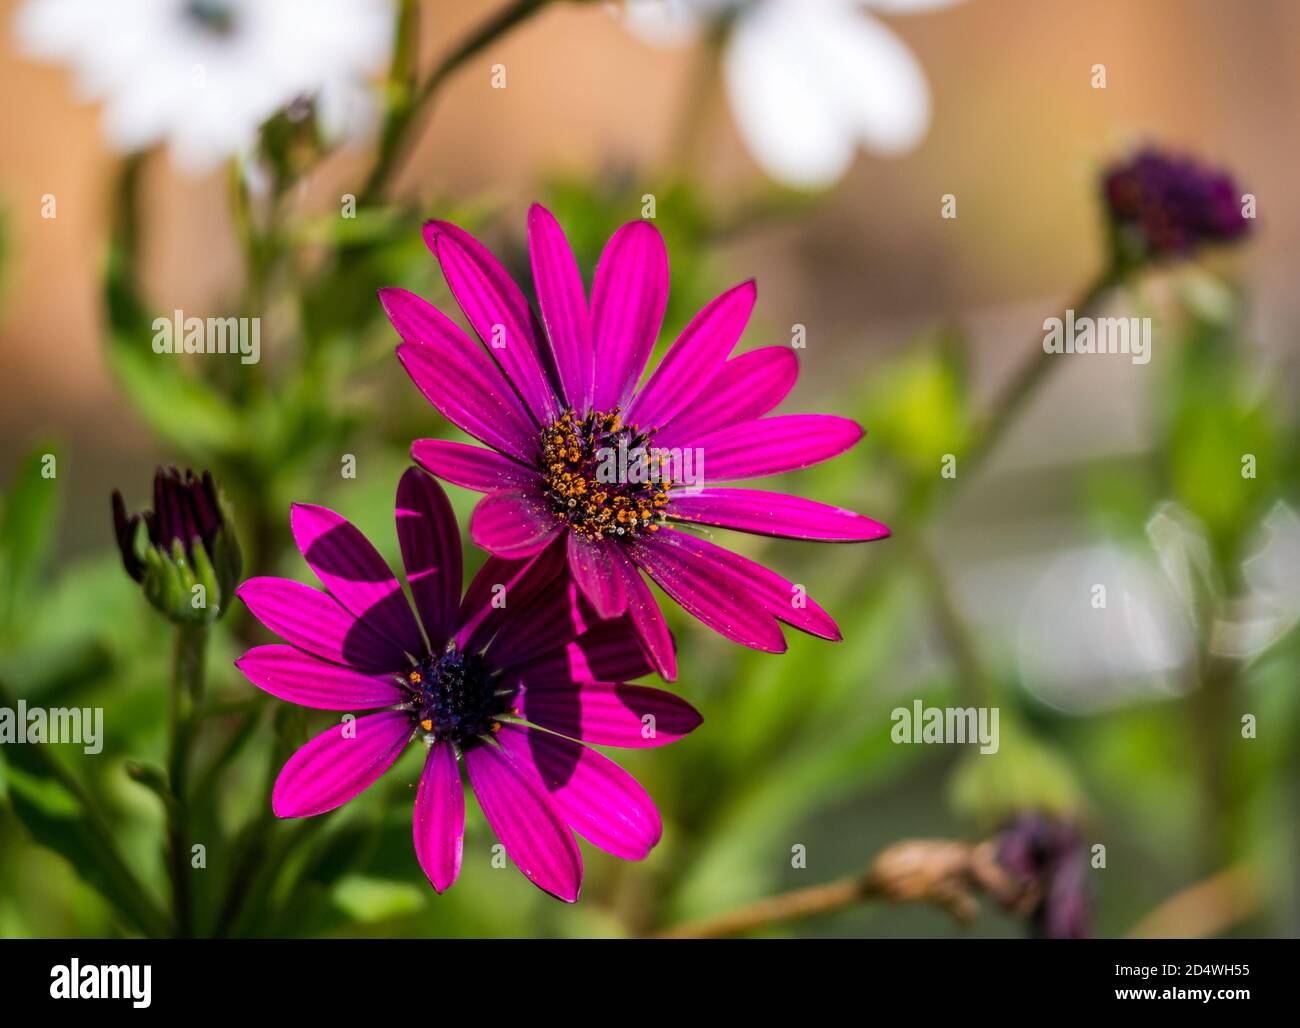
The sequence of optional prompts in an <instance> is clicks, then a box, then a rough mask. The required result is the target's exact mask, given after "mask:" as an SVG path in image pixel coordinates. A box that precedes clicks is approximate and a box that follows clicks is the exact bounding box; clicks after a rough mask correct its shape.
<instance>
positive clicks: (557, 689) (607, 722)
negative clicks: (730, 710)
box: [515, 669, 704, 749]
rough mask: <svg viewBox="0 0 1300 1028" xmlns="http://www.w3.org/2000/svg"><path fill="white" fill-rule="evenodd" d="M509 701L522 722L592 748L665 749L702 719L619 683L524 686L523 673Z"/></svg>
mask: <svg viewBox="0 0 1300 1028" xmlns="http://www.w3.org/2000/svg"><path fill="white" fill-rule="evenodd" d="M522 677H523V681H524V685H523V688H522V689H521V690H520V691H519V695H518V696H517V697H516V699H515V704H516V705H517V706H518V708H519V712H520V714H521V715H522V716H523V717H524V718H525V720H528V721H531V722H533V723H534V724H538V725H541V726H542V727H543V728H549V729H550V730H551V731H553V732H559V733H561V734H562V735H568V736H572V737H573V738H574V739H581V740H582V741H583V742H586V743H593V744H595V745H597V746H624V747H628V748H638V749H639V748H641V747H646V746H666V745H668V743H670V742H676V741H677V740H678V739H681V738H683V737H684V736H686V735H688V734H690V733H691V732H692V731H694V730H695V729H696V728H698V727H699V725H700V723H701V722H702V721H703V720H704V719H703V718H702V717H701V716H700V713H699V711H697V710H696V709H695V708H694V707H692V706H691V705H690V704H689V703H687V702H686V701H685V700H683V699H682V698H681V697H679V696H674V695H673V694H672V693H670V692H665V691H664V690H662V689H651V688H649V687H648V686H644V685H626V684H624V683H622V682H580V683H578V684H576V685H575V684H573V683H570V682H560V683H557V682H550V683H547V684H542V685H530V684H528V683H529V673H528V670H527V669H524V671H523V672H522Z"/></svg>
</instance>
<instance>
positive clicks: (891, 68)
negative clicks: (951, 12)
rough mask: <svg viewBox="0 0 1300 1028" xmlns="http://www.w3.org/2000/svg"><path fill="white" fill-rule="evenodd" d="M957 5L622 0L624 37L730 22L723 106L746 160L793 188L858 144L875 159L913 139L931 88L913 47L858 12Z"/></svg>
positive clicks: (860, 0) (836, 174)
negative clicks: (720, 19)
mask: <svg viewBox="0 0 1300 1028" xmlns="http://www.w3.org/2000/svg"><path fill="white" fill-rule="evenodd" d="M955 2H958V0H751V2H742V0H627V9H626V20H627V24H628V25H629V27H630V28H632V30H633V31H634V32H636V33H637V34H638V35H640V36H641V37H642V38H644V39H647V40H649V41H651V42H656V43H675V42H680V41H684V40H687V39H690V38H692V37H694V36H695V35H697V34H698V33H699V31H700V30H701V29H702V28H703V26H704V25H706V24H707V23H708V22H709V21H711V20H713V19H715V18H718V17H722V16H731V17H734V19H735V23H734V25H733V26H732V28H731V30H730V32H729V34H728V36H727V41H726V43H725V45H724V52H723V74H724V76H725V79H726V84H727V92H728V95H729V97H730V100H731V109H732V112H733V113H734V115H735V118H736V123H737V125H738V126H739V128H740V132H741V134H742V135H743V136H744V138H745V143H746V145H747V146H748V147H749V150H750V152H751V153H752V154H753V155H754V159H755V160H756V161H757V162H758V163H759V165H760V166H761V167H762V168H763V170H764V171H766V172H767V173H768V174H769V175H771V176H772V177H773V178H775V179H778V180H779V181H781V182H785V183H787V184H788V185H792V186H797V187H801V188H821V187H824V186H828V185H831V184H832V183H834V182H835V181H836V180H838V179H839V178H840V176H842V175H843V174H844V172H845V171H846V170H847V169H848V166H849V164H850V163H851V162H852V160H853V155H854V152H855V151H856V150H857V148H858V147H859V146H863V147H866V148H867V149H870V150H874V151H876V152H877V153H882V154H900V153H904V152H906V151H908V150H910V149H912V148H913V147H915V146H916V145H917V143H919V142H920V141H921V139H922V138H923V137H924V136H925V133H926V130H927V128H928V127H929V124H930V90H929V87H928V86H927V85H926V81H925V75H924V74H923V73H922V71H921V66H920V65H919V64H918V63H917V60H916V58H915V57H913V56H912V52H911V51H910V50H909V49H908V48H907V47H906V46H904V45H903V43H902V42H901V41H900V40H899V38H898V37H897V36H895V35H894V33H893V32H891V31H890V30H889V29H888V28H886V27H885V26H884V25H883V24H881V23H880V22H879V21H877V20H876V19H875V18H873V17H872V16H871V15H870V14H868V13H867V11H866V10H865V8H872V9H875V10H878V11H883V12H886V13H890V14H901V13H906V12H915V11H924V10H931V9H934V8H938V7H945V6H948V5H950V4H952V3H955Z"/></svg>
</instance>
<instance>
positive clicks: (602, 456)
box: [379, 205, 889, 679]
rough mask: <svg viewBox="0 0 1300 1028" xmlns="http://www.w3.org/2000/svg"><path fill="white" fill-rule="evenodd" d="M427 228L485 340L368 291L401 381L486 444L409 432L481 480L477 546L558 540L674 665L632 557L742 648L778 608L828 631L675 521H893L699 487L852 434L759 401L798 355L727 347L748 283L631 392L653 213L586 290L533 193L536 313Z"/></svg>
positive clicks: (830, 631) (651, 286)
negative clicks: (389, 327) (403, 373)
mask: <svg viewBox="0 0 1300 1028" xmlns="http://www.w3.org/2000/svg"><path fill="white" fill-rule="evenodd" d="M424 237H425V241H426V242H427V243H428V245H429V247H430V249H432V250H433V252H434V254H435V255H436V256H437V258H438V260H439V262H440V263H441V265H442V270H443V273H444V274H445V275H446V277H447V282H448V285H449V286H450V287H451V292H452V294H453V295H454V296H455V298H456V300H457V301H458V302H459V303H460V306H461V309H462V310H463V311H464V313H465V316H466V317H467V318H468V320H469V322H470V324H471V325H472V326H473V328H474V330H475V331H476V333H477V334H478V336H479V338H480V339H481V340H482V342H483V345H484V349H483V350H480V349H479V348H478V347H477V346H475V345H474V344H473V342H471V340H470V339H469V338H468V337H467V336H466V335H465V333H464V332H462V331H461V330H460V329H459V328H458V327H457V326H456V325H455V324H453V323H452V322H451V320H449V319H448V318H447V317H446V316H445V315H443V314H442V313H441V312H439V311H438V310H435V309H434V308H433V307H431V306H430V305H429V304H428V303H426V302H425V301H424V300H422V299H420V298H419V297H418V296H415V295H414V294H413V293H409V292H407V291H406V290H403V289H381V290H380V293H379V295H380V299H381V301H382V302H383V305H384V309H385V310H386V311H387V313H388V317H389V319H390V320H391V321H392V323H393V325H394V327H395V328H396V329H397V331H398V333H399V334H400V335H401V337H402V339H403V343H402V344H401V345H400V346H399V347H398V348H397V355H398V357H399V358H400V359H401V361H402V364H403V365H404V366H405V367H406V370H407V373H408V374H409V375H410V376H411V378H412V380H413V381H414V382H415V384H416V385H417V386H419V387H420V389H421V391H422V392H423V393H424V395H425V397H427V398H428V400H429V402H430V403H432V404H433V405H434V406H435V407H436V408H437V409H438V410H439V411H441V412H442V414H443V415H444V416H445V417H446V418H447V419H448V420H449V421H451V422H452V423H453V424H455V425H457V426H458V427H460V428H462V429H464V430H465V431H466V432H468V433H469V434H470V435H472V436H474V437H476V438H478V439H480V440H482V441H483V442H485V443H487V445H488V446H489V447H491V449H484V448H482V447H477V446H467V445H465V444H463V443H458V442H449V441H444V440H438V439H421V440H417V441H416V442H415V443H414V444H413V445H412V447H411V454H412V456H413V457H414V458H415V460H416V462H417V463H419V464H421V465H422V466H423V467H425V468H427V469H428V470H429V471H431V472H433V473H434V474H435V475H438V476H439V477H441V478H444V479H446V480H447V481H449V482H454V483H455V484H456V485H460V486H464V487H465V488H468V489H474V490H478V491H480V492H485V493H487V496H486V497H484V499H483V500H482V501H481V502H480V503H479V505H478V506H477V507H476V508H475V510H474V515H473V519H472V520H471V522H470V532H471V534H472V536H473V538H474V541H475V542H476V543H477V544H478V545H479V546H482V547H483V548H484V549H485V550H487V551H488V552H490V553H493V554H495V555H497V556H498V557H503V558H507V559H511V560H519V559H522V558H525V557H530V556H533V555H534V554H536V553H538V552H540V551H541V550H543V549H545V548H547V547H548V546H549V547H560V548H562V549H563V551H564V552H566V553H567V555H568V565H569V569H570V571H571V572H572V574H573V577H574V578H575V580H576V581H577V583H578V587H579V589H580V590H581V591H582V593H583V595H584V597H585V598H586V599H587V601H589V602H590V603H591V605H592V606H593V607H594V608H595V610H596V612H597V613H598V614H599V615H600V616H601V617H606V618H612V617H618V616H620V615H622V614H624V613H625V612H626V613H628V614H629V615H630V616H631V618H632V620H633V622H634V624H635V625H636V628H637V631H638V633H639V634H640V636H641V639H642V641H643V643H644V644H645V646H646V649H647V650H648V652H649V653H650V654H651V656H652V657H653V659H654V661H655V665H656V666H657V667H658V668H659V670H660V672H661V673H662V674H663V675H664V677H666V678H669V679H671V678H673V676H674V673H675V667H674V662H673V647H672V640H671V639H670V637H669V635H668V630H667V628H666V627H665V625H664V621H663V616H662V614H661V613H660V612H659V608H658V605H657V603H656V601H655V599H654V596H653V594H652V593H651V592H650V589H649V587H648V586H647V585H646V583H645V582H644V581H643V580H642V578H641V575H640V571H645V572H646V573H647V574H649V576H650V577H651V578H652V579H653V580H654V581H655V582H657V583H658V584H659V586H660V587H661V588H662V589H663V590H664V592H666V593H667V594H668V595H669V596H671V597H672V598H673V599H674V600H676V601H677V602H678V603H679V604H681V606H682V607H683V608H684V609H685V610H686V611H687V612H688V613H690V614H691V615H693V616H694V617H696V618H698V619H699V620H700V621H702V622H704V623H705V624H706V625H708V626H709V627H710V628H712V629H714V630H715V631H717V632H719V633H721V634H722V635H724V636H726V637H727V638H728V639H732V640H734V641H735V642H738V643H741V644H742V645H745V646H752V647H754V648H755V649H760V650H767V651H770V652H774V653H779V652H781V651H783V650H784V649H785V646H786V644H785V638H784V636H783V634H782V632H781V627H780V625H779V624H778V622H785V623H786V624H788V625H792V626H794V627H796V628H800V629H803V630H804V631H806V632H810V633H812V634H813V635H818V636H821V637H822V638H825V639H838V638H840V634H839V629H838V628H837V627H836V625H835V622H834V621H833V620H832V619H831V617H830V615H828V614H827V613H826V612H825V611H824V610H822V608H821V607H819V606H818V605H817V604H816V603H815V602H813V600H811V599H810V598H808V596H807V595H806V593H805V592H804V590H803V588H802V587H801V586H798V585H796V584H794V583H791V582H788V581H786V580H785V579H784V578H782V577H780V576H779V575H777V574H774V573H773V572H771V571H769V570H767V569H766V568H764V567H763V566H762V565H760V564H756V563H755V562H754V561H752V560H747V559H746V558H744V557H741V556H739V555H737V554H735V553H732V552H731V551H729V550H725V549H723V548H722V547H720V546H716V545H714V544H713V543H711V542H708V541H706V540H704V539H701V538H700V537H699V536H697V535H694V534H692V533H689V532H684V531H681V530H680V529H678V528H676V527H670V526H675V525H695V524H704V525H717V526H719V527H722V528H730V529H735V530H738V531H742V532H753V533H757V534H760V535H769V536H777V537H782V538H792V539H812V540H821V541H826V542H853V541H863V540H868V539H878V538H881V537H882V536H885V535H888V534H889V530H888V529H887V528H886V527H885V526H884V525H882V524H879V523H878V522H875V521H872V520H870V519H869V518H865V517H863V516H862V515H860V514H855V513H853V512H852V511H848V510H843V509H841V508H839V507H831V506H828V505H826V504H823V503H817V502H814V501H812V500H805V499H801V498H800V497H796V496H787V495H785V494H783V493H774V492H760V491H758V490H748V489H732V488H720V487H717V486H715V485H713V483H714V482H727V481H735V480H737V479H744V478H762V477H765V476H768V475H779V474H782V473H784V472H787V471H793V470H796V469H798V468H806V467H808V466H809V465H812V464H817V463H819V462H821V461H824V460H829V459H830V458H831V457H835V456H837V455H838V454H840V453H843V452H844V451H845V450H847V449H848V448H849V447H851V446H852V445H853V444H854V443H856V442H857V441H858V440H859V439H860V438H861V437H862V429H861V428H860V427H859V426H858V425H857V423H856V422H853V421H851V420H849V419H848V418H841V417H833V416H831V415H825V414H788V415H781V416H778V417H770V418H765V417H763V415H765V414H767V413H768V412H769V411H770V410H772V408H773V407H775V406H776V405H777V404H779V403H780V402H781V400H782V399H783V398H784V397H785V395H786V394H787V393H788V392H789V391H790V388H791V387H792V386H793V385H794V382H795V379H796V378H797V376H798V373H799V366H798V362H797V360H796V359H795V355H794V353H793V351H792V350H791V349H790V348H788V347H783V346H770V347H767V348H765V349H760V350H755V351H752V352H750V353H745V354H741V355H740V356H737V357H734V358H731V359H730V360H729V359H728V356H729V355H730V353H731V351H732V349H733V348H734V347H735V345H736V343H737V342H738V341H739V339H740V335H741V333H742V332H743V331H744V328H745V325H746V323H747V322H748V320H749V315H750V311H751V310H752V309H753V306H754V298H755V289H754V283H753V282H745V283H742V284H741V285H738V286H735V287H734V288H732V289H729V290H728V291H727V292H725V293H723V294H722V295H721V296H719V297H717V298H716V299H714V300H713V301H712V302H710V303H709V304H708V305H707V306H706V307H705V308H704V309H703V310H702V311H701V312H700V313H699V314H697V315H696V316H695V317H694V318H693V319H692V320H691V322H690V324H688V325H687V326H686V328H685V329H684V330H683V331H682V334H681V335H680V336H679V337H678V338H677V341H676V342H675V343H674V344H673V345H672V347H670V348H669V350H668V352H667V353H666V354H665V355H664V359H663V361H662V362H661V363H660V364H659V367H658V368H656V369H655V371H654V373H653V374H652V375H651V376H650V378H649V380H648V381H647V382H646V383H645V385H644V386H642V387H641V388H640V389H638V388H637V383H638V382H640V380H641V374H642V372H643V370H644V369H645V366H646V363H647V362H648V361H649V359H650V354H651V351H652V349H653V348H654V344H655V339H656V338H657V336H658V334H659V328H660V323H661V322H662V320H663V314H664V306H665V304H666V302H667V296H668V256H667V253H666V252H665V249H664V244H663V240H662V239H661V238H660V235H659V232H658V230H657V229H656V228H655V227H654V226H653V225H651V224H650V223H649V222H646V221H636V222H632V223H631V224H628V225H625V226H623V228H621V229H619V230H618V232H616V233H615V234H614V236H613V238H612V239H610V241H609V243H608V245H607V246H606V247H605V251H604V253H603V254H602V255H601V258H600V263H599V265H598V266H597V268H596V275H595V283H594V285H593V287H592V295H591V304H590V307H588V303H587V296H586V291H585V289H584V287H583V284H582V278H581V275H580V273H579V271H578V265H577V262H576V261H575V259H574V256H573V253H572V252H571V250H570V249H569V244H568V242H567V241H566V240H565V237H564V233H563V232H562V231H561V229H560V226H559V224H558V223H557V222H556V220H555V218H554V217H553V216H552V215H551V213H550V212H549V211H547V210H546V209H544V208H542V207H540V206H537V205H534V206H533V207H532V209H531V210H530V212H529V216H528V243H529V250H530V252H531V254H532V265H533V276H534V280H535V282H536V285H537V295H538V302H539V304H540V306H541V322H540V324H539V326H538V327H537V328H536V329H535V328H534V319H533V315H532V312H531V311H530V310H529V307H528V302H527V301H526V300H525V299H524V295H523V293H522V292H520V289H519V287H518V286H517V285H516V284H515V283H514V282H513V281H512V280H511V279H510V276H509V275H508V274H507V273H506V271H505V269H504V268H503V267H502V266H501V265H500V263H498V262H497V260H496V258H494V257H493V256H492V255H491V254H490V253H489V252H488V251H487V249H486V248H485V247H484V246H483V245H482V244H481V243H479V242H478V241H477V240H476V239H474V238H473V237H472V236H470V235H469V234H468V233H466V232H465V231H464V230H462V229H460V228H457V227H456V226H455V225H452V224H449V223H447V222H442V221H433V222H429V223H428V224H427V225H426V226H425V229H424ZM540 325H544V326H545V332H544V333H543V332H542V331H541V329H540ZM665 469H668V470H667V471H665Z"/></svg>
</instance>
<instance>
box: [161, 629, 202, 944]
mask: <svg viewBox="0 0 1300 1028" xmlns="http://www.w3.org/2000/svg"><path fill="white" fill-rule="evenodd" d="M207 639H208V630H207V626H198V625H178V626H177V627H176V648H175V653H174V660H173V665H172V681H171V705H170V709H169V712H168V749H167V780H168V782H169V783H170V786H171V794H172V798H173V800H174V801H175V802H174V803H173V804H172V805H170V806H169V807H168V811H167V856H168V868H169V870H170V873H171V880H172V917H173V921H174V930H175V933H176V935H177V936H178V937H180V938H183V939H187V938H190V937H192V936H193V934H194V912H193V906H192V903H191V900H190V870H189V866H188V862H189V829H190V825H189V781H188V779H189V764H190V749H191V746H192V744H193V742H194V728H195V716H194V714H195V710H196V708H197V707H198V705H199V702H200V700H201V699H202V697H203V655H204V650H205V649H206V646H207Z"/></svg>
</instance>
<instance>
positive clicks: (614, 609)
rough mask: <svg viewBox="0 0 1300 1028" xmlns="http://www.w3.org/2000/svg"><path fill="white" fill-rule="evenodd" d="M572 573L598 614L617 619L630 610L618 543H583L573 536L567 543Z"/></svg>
mask: <svg viewBox="0 0 1300 1028" xmlns="http://www.w3.org/2000/svg"><path fill="white" fill-rule="evenodd" d="M566 546H567V549H568V557H569V571H570V572H571V573H572V574H573V580H574V581H575V582H577V583H578V588H579V589H581V590H582V594H583V596H585V597H586V598H587V599H588V600H589V601H590V602H591V605H592V606H593V607H595V608H596V613H597V614H599V615H600V616H601V617H602V618H616V617H618V616H619V615H620V614H622V613H623V611H625V610H627V585H626V583H625V581H624V578H623V574H622V570H621V568H620V566H619V565H620V563H621V559H620V558H622V557H623V555H622V553H620V552H619V550H618V543H615V542H611V541H609V540H607V539H584V538H582V537H581V536H579V535H578V533H577V532H570V533H569V537H568V540H567V543H566Z"/></svg>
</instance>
